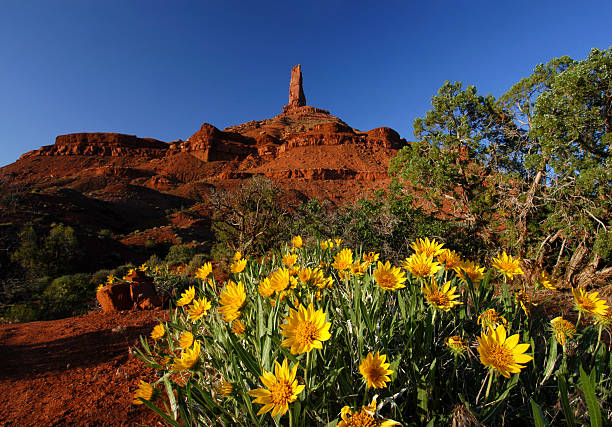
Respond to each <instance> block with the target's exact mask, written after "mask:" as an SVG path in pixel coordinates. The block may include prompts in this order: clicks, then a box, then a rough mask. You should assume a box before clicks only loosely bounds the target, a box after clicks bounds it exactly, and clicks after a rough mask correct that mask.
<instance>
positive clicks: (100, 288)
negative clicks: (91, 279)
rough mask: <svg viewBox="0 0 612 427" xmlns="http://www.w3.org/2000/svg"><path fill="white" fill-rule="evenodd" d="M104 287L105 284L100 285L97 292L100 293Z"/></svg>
mask: <svg viewBox="0 0 612 427" xmlns="http://www.w3.org/2000/svg"><path fill="white" fill-rule="evenodd" d="M104 286H106V285H105V284H104V283H100V284H99V285H98V287H97V288H96V292H100V291H101V290H102V289H104Z"/></svg>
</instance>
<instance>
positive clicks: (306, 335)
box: [294, 321, 319, 345]
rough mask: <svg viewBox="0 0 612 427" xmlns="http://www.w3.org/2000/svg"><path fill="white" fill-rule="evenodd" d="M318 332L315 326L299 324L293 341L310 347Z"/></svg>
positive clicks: (305, 323)
mask: <svg viewBox="0 0 612 427" xmlns="http://www.w3.org/2000/svg"><path fill="white" fill-rule="evenodd" d="M318 332H319V330H318V329H317V326H316V325H315V324H314V323H312V322H310V321H306V322H302V323H300V324H299V325H298V326H297V328H296V331H295V338H294V339H295V340H296V341H298V342H299V343H300V344H303V345H310V344H312V342H313V341H315V340H316V339H317V336H318Z"/></svg>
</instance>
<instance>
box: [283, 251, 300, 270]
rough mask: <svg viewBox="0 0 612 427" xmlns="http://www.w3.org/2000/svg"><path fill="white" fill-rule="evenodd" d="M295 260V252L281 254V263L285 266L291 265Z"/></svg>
mask: <svg viewBox="0 0 612 427" xmlns="http://www.w3.org/2000/svg"><path fill="white" fill-rule="evenodd" d="M296 261H297V254H286V255H285V256H283V264H285V265H286V266H287V267H292V266H293V264H295V262H296Z"/></svg>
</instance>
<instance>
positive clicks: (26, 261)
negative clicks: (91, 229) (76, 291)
mask: <svg viewBox="0 0 612 427" xmlns="http://www.w3.org/2000/svg"><path fill="white" fill-rule="evenodd" d="M19 239H20V241H21V243H20V245H19V248H18V249H17V250H16V251H15V252H14V253H13V255H12V260H13V261H14V262H17V263H19V264H20V265H21V266H22V267H23V268H24V269H25V270H26V271H27V273H28V275H29V276H30V277H41V276H52V277H56V276H58V275H60V274H65V273H70V272H72V271H74V268H75V261H77V260H78V259H79V257H80V256H81V250H80V248H79V244H78V241H77V238H76V234H75V232H74V229H73V228H72V227H70V226H65V225H63V224H59V225H55V226H53V227H52V228H51V230H50V231H49V234H48V235H47V236H45V237H42V238H39V236H38V235H37V234H36V232H35V230H34V227H33V226H28V227H26V228H25V229H24V230H22V232H21V233H20V234H19Z"/></svg>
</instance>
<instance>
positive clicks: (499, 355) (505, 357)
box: [489, 344, 514, 370]
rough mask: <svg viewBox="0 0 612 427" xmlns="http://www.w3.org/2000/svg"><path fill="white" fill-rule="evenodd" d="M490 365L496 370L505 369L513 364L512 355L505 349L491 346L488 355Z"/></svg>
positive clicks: (499, 346)
mask: <svg viewBox="0 0 612 427" xmlns="http://www.w3.org/2000/svg"><path fill="white" fill-rule="evenodd" d="M489 356H490V359H491V363H492V364H493V366H495V368H496V369H498V370H499V369H500V368H507V367H508V366H510V365H511V364H513V363H514V357H513V356H512V353H511V352H510V351H508V349H507V348H506V347H504V346H503V345H499V344H492V345H491V349H490V353H489Z"/></svg>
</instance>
